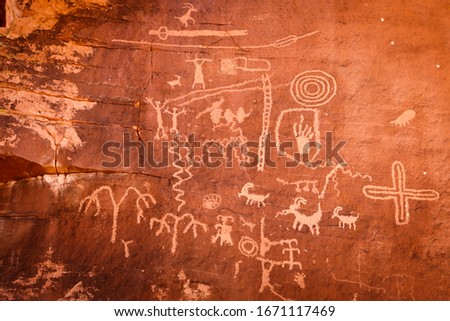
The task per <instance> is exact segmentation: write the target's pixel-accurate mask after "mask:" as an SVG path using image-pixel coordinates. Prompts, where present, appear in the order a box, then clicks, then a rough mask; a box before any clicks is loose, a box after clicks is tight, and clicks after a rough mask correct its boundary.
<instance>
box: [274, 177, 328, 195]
mask: <svg viewBox="0 0 450 321" xmlns="http://www.w3.org/2000/svg"><path fill="white" fill-rule="evenodd" d="M277 182H279V183H281V184H283V185H295V191H296V192H297V193H302V192H311V193H314V194H319V189H318V186H319V181H318V180H304V179H301V180H298V181H295V182H292V183H289V182H287V181H285V180H283V179H281V178H277Z"/></svg>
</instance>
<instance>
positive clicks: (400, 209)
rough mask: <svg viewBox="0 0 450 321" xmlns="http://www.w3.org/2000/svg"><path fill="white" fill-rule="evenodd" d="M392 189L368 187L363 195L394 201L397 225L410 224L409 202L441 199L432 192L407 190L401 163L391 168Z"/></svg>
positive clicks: (398, 162)
mask: <svg viewBox="0 0 450 321" xmlns="http://www.w3.org/2000/svg"><path fill="white" fill-rule="evenodd" d="M391 175H392V184H393V186H392V187H387V186H375V185H366V186H364V187H363V193H364V195H365V196H366V197H368V198H371V199H374V200H387V199H389V200H394V203H395V223H396V224H397V225H405V224H408V223H409V219H410V213H409V201H410V200H418V201H435V200H437V199H438V198H439V193H438V192H436V191H434V190H430V189H424V190H417V189H411V188H406V177H405V176H406V175H405V168H404V167H403V164H402V163H401V162H400V161H395V162H394V163H392V167H391Z"/></svg>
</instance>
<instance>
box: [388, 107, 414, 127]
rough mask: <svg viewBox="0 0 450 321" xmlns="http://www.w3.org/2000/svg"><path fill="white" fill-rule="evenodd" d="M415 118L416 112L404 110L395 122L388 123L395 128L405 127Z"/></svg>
mask: <svg viewBox="0 0 450 321" xmlns="http://www.w3.org/2000/svg"><path fill="white" fill-rule="evenodd" d="M415 117H416V112H415V111H414V110H412V109H408V110H405V111H404V112H403V113H402V114H401V115H400V116H398V117H397V118H396V119H395V120H393V121H391V122H390V123H391V124H393V125H395V126H400V127H403V126H406V125H409V122H410V121H411V120H413V119H414V118H415Z"/></svg>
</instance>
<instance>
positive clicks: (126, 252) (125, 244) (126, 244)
mask: <svg viewBox="0 0 450 321" xmlns="http://www.w3.org/2000/svg"><path fill="white" fill-rule="evenodd" d="M133 242H134V241H133V240H130V241H124V240H122V244H123V251H124V255H125V258H129V257H130V244H131V243H133Z"/></svg>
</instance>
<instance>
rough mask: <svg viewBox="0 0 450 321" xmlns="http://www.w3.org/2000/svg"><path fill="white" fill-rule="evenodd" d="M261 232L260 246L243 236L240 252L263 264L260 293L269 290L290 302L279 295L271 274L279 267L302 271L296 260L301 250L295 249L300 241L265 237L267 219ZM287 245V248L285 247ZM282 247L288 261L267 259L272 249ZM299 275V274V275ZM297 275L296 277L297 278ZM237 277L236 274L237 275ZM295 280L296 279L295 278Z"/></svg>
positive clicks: (239, 246)
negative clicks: (276, 239) (275, 239)
mask: <svg viewBox="0 0 450 321" xmlns="http://www.w3.org/2000/svg"><path fill="white" fill-rule="evenodd" d="M260 224H261V230H260V238H261V240H260V244H259V246H258V243H257V242H256V241H255V240H253V239H252V238H250V237H248V236H243V237H242V238H241V240H240V241H239V244H238V249H239V251H240V252H241V253H242V254H243V255H244V256H246V257H249V258H254V259H255V260H257V261H258V262H260V264H261V284H260V287H259V293H262V292H264V291H265V290H269V291H270V292H271V293H272V294H273V295H275V296H277V297H278V298H280V299H282V300H289V299H288V298H286V297H284V296H283V295H281V294H280V293H278V292H277V291H276V289H275V286H274V285H273V284H272V281H271V273H272V270H273V268H274V267H276V266H278V267H280V268H286V267H289V270H290V271H292V270H294V269H296V268H298V269H299V270H301V269H302V265H301V263H300V262H299V261H297V260H296V258H295V256H296V254H297V256H298V255H299V254H300V249H298V248H297V247H294V246H293V245H297V243H298V241H297V240H296V239H289V240H280V241H272V240H270V239H269V238H267V237H266V236H265V232H264V230H265V217H262V218H261V221H260ZM285 245H287V247H286V246H285ZM275 246H281V247H282V249H281V253H282V254H286V253H287V254H288V260H282V261H279V260H273V259H270V258H268V257H266V255H267V253H268V252H269V250H270V249H271V248H272V247H275ZM297 274H298V273H297ZM297 274H296V277H297ZM235 275H236V274H235ZM294 280H295V278H294Z"/></svg>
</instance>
